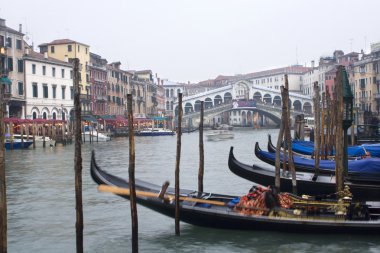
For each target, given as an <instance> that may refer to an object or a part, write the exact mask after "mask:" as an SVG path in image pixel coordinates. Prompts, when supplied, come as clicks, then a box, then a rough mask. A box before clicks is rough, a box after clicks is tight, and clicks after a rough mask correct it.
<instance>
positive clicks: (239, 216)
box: [91, 153, 380, 234]
mask: <svg viewBox="0 0 380 253" xmlns="http://www.w3.org/2000/svg"><path fill="white" fill-rule="evenodd" d="M91 176H92V178H93V180H94V181H95V182H96V183H97V184H100V185H109V186H113V187H118V188H123V189H128V188H129V183H128V181H127V180H125V179H122V178H120V177H117V176H113V175H111V174H109V173H107V172H106V171H104V170H102V169H100V168H99V166H98V165H97V164H96V161H95V156H94V153H93V154H92V158H91ZM135 187H136V190H137V191H141V192H145V193H146V195H142V194H140V193H139V194H137V196H136V201H137V203H139V204H141V205H143V206H145V207H147V208H149V209H152V210H153V211H156V212H158V213H161V214H164V215H166V216H169V217H172V218H173V217H174V216H175V203H174V201H173V199H161V198H159V197H158V194H159V193H160V191H161V187H160V186H158V185H154V184H151V183H148V182H145V181H142V180H136V181H135ZM147 193H149V194H147ZM173 193H174V189H173V188H168V189H167V190H166V194H165V196H167V195H168V194H170V195H172V194H173ZM152 194H153V195H152ZM119 195H120V196H121V197H124V198H126V199H129V196H128V195H124V194H119ZM148 195H149V196H148ZM180 196H181V197H186V198H187V199H191V200H193V201H188V200H186V201H181V203H180V205H179V206H180V210H179V211H180V215H179V217H180V220H181V221H183V222H186V223H189V224H193V225H198V226H205V227H214V228H228V229H241V230H242V229H245V230H272V231H285V232H297V233H301V232H311V233H349V234H352V233H359V234H380V219H379V217H378V215H376V213H375V212H376V211H379V207H377V206H374V205H361V206H360V207H361V208H362V209H360V210H361V211H364V212H362V213H365V215H361V214H360V213H359V212H357V211H355V209H354V206H353V205H354V204H346V203H345V204H344V209H345V210H347V213H346V214H341V213H337V212H336V211H335V213H334V211H333V213H332V212H331V210H330V209H329V208H330V207H332V209H334V207H337V205H340V207H342V202H336V201H328V200H326V201H320V202H318V201H316V200H312V199H304V198H300V197H297V196H294V195H290V194H289V196H290V198H291V199H292V203H291V205H292V206H297V209H298V211H297V212H296V211H295V210H294V209H290V208H287V209H285V208H278V207H275V208H271V209H269V207H267V208H265V210H260V211H262V212H266V213H261V214H260V215H259V214H255V215H253V214H245V213H242V212H241V211H239V210H240V209H239V208H235V207H236V201H235V200H236V199H237V198H238V197H236V196H229V195H222V194H212V193H204V192H202V193H200V192H197V191H191V190H180ZM200 200H203V201H206V202H207V201H210V204H207V203H206V204H205V203H199V202H198V201H200ZM211 202H217V203H219V204H213V203H211ZM337 203H338V204H337ZM339 203H340V204H339ZM318 205H320V207H319V208H320V210H324V211H323V213H319V214H315V213H314V214H311V213H310V211H309V210H308V209H307V208H306V209H304V207H305V206H306V207H314V210H315V207H316V206H318ZM251 209H253V208H251ZM251 209H248V207H247V209H246V210H248V211H250V210H251ZM305 212H306V213H305Z"/></svg>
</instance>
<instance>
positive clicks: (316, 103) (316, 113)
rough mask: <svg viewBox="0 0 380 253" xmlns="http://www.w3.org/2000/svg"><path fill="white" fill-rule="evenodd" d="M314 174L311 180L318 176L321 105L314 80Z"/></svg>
mask: <svg viewBox="0 0 380 253" xmlns="http://www.w3.org/2000/svg"><path fill="white" fill-rule="evenodd" d="M313 89H314V124H315V129H314V176H313V181H315V180H317V178H318V176H319V163H320V150H321V148H320V143H321V128H320V126H321V124H320V120H321V113H320V112H321V107H320V96H319V85H318V82H314V86H313Z"/></svg>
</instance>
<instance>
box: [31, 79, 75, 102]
mask: <svg viewBox="0 0 380 253" xmlns="http://www.w3.org/2000/svg"><path fill="white" fill-rule="evenodd" d="M38 86H39V85H38V83H32V96H33V97H34V98H38V97H39V94H38V90H39V89H38ZM50 89H51V97H50V98H53V99H56V98H57V85H56V84H53V85H52V86H51V87H50ZM41 98H49V86H48V84H46V83H43V84H42V96H41ZM61 99H66V86H61ZM70 99H71V100H73V99H74V89H73V87H70Z"/></svg>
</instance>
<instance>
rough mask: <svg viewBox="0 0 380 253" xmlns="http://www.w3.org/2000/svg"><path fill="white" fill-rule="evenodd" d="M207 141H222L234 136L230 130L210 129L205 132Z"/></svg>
mask: <svg viewBox="0 0 380 253" xmlns="http://www.w3.org/2000/svg"><path fill="white" fill-rule="evenodd" d="M206 138H207V140H208V141H222V140H228V139H233V138H234V133H233V132H232V131H230V130H212V131H209V132H208V133H207V134H206Z"/></svg>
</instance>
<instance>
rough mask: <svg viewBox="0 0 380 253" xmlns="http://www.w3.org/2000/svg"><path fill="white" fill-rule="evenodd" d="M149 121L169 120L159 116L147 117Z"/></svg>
mask: <svg viewBox="0 0 380 253" xmlns="http://www.w3.org/2000/svg"><path fill="white" fill-rule="evenodd" d="M149 119H151V120H162V121H163V120H169V117H160V116H155V117H149Z"/></svg>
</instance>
